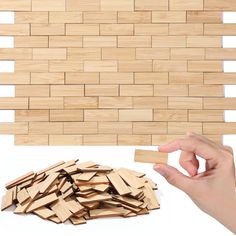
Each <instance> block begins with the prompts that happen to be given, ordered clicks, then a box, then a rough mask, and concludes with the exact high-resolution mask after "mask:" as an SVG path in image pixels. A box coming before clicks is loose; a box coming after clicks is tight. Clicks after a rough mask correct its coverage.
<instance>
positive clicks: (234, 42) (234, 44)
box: [223, 36, 236, 48]
mask: <svg viewBox="0 0 236 236" xmlns="http://www.w3.org/2000/svg"><path fill="white" fill-rule="evenodd" d="M223 47H224V48H236V36H223Z"/></svg>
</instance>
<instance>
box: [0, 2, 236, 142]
mask: <svg viewBox="0 0 236 236" xmlns="http://www.w3.org/2000/svg"><path fill="white" fill-rule="evenodd" d="M235 10H236V2H235V0H225V1H221V0H158V1H157V0H145V1H143V0H119V1H118V0H80V1H78V0H2V1H1V2H0V11H14V12H15V23H14V24H1V25H0V35H1V36H13V37H14V48H1V45H0V60H11V61H15V71H14V73H0V84H4V85H15V97H6V98H3V97H1V98H0V109H2V110H3V109H4V110H15V123H0V134H12V135H15V144H16V145H159V144H162V143H164V142H167V141H169V140H171V139H174V138H178V137H181V136H182V135H184V133H185V132H186V131H194V132H197V133H201V134H204V135H206V136H207V137H209V138H211V139H213V140H214V141H216V142H219V143H220V142H221V139H222V135H223V134H235V133H236V129H235V123H233V122H231V123H226V122H225V121H224V110H226V109H228V110H236V100H235V98H226V97H225V95H224V85H227V84H228V85H230V84H236V79H235V78H236V74H235V73H224V71H223V61H224V60H235V59H236V49H234V48H222V36H224V35H228V36H230V35H236V24H224V23H223V21H222V14H223V11H235Z"/></svg>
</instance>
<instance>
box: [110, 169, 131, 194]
mask: <svg viewBox="0 0 236 236" xmlns="http://www.w3.org/2000/svg"><path fill="white" fill-rule="evenodd" d="M107 178H108V179H109V180H110V181H111V183H112V185H113V186H114V188H115V189H116V191H117V192H118V193H119V194H120V195H127V194H128V193H130V189H129V188H128V186H127V185H126V184H125V182H124V181H123V180H122V178H121V177H120V176H119V174H118V173H111V174H109V175H107Z"/></svg>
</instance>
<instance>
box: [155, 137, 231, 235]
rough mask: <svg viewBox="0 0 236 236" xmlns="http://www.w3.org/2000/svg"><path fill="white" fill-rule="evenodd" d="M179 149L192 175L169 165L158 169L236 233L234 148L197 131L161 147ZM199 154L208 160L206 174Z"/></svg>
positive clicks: (184, 166) (162, 149) (201, 207)
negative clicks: (220, 143) (200, 166)
mask: <svg viewBox="0 0 236 236" xmlns="http://www.w3.org/2000/svg"><path fill="white" fill-rule="evenodd" d="M177 150H181V155H180V159H179V163H180V165H181V166H182V167H183V168H184V169H185V170H186V171H187V172H188V174H189V176H186V175H184V174H182V173H181V172H179V171H178V170H177V169H176V168H174V167H172V166H169V165H165V164H156V165H154V169H155V170H156V171H157V172H158V173H159V174H161V175H162V176H164V177H165V178H166V180H167V181H168V182H169V183H170V184H172V185H173V186H175V187H177V188H179V189H181V190H182V191H184V192H186V193H187V194H188V195H189V197H190V198H191V199H192V200H193V202H194V203H195V204H196V205H197V206H198V207H199V208H200V209H201V210H203V211H204V212H206V213H207V214H209V215H211V216H212V217H214V218H215V219H217V220H218V221H219V222H221V223H222V224H224V225H225V226H226V227H227V228H229V229H230V230H231V231H232V232H234V233H236V191H235V183H236V182H235V166H234V158H233V151H232V148H231V147H228V146H223V145H219V144H216V143H214V142H212V141H211V140H209V139H207V138H205V137H203V136H201V135H198V134H194V133H188V134H187V135H186V137H185V138H182V139H177V140H174V141H172V142H170V143H168V144H165V145H161V146H160V147H159V151H160V152H167V153H171V152H174V151H177ZM196 156H199V157H201V158H203V159H204V160H205V161H206V165H205V171H204V172H203V173H198V169H199V161H198V159H197V158H196Z"/></svg>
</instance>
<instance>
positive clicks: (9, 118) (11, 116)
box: [0, 110, 15, 122]
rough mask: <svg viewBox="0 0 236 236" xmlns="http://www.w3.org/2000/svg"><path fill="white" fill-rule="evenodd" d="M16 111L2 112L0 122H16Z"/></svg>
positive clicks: (0, 111)
mask: <svg viewBox="0 0 236 236" xmlns="http://www.w3.org/2000/svg"><path fill="white" fill-rule="evenodd" d="M14 121H15V111H13V110H0V122H14Z"/></svg>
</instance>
